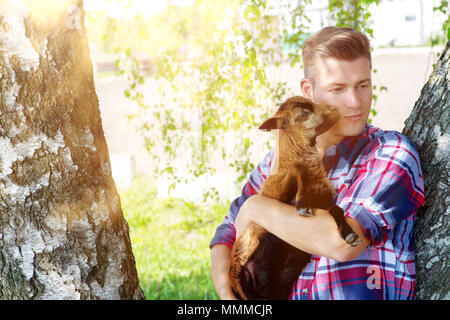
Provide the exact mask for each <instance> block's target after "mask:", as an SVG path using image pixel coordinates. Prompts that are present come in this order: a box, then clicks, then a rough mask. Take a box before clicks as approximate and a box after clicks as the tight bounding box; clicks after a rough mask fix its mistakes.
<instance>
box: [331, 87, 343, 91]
mask: <svg viewBox="0 0 450 320" xmlns="http://www.w3.org/2000/svg"><path fill="white" fill-rule="evenodd" d="M342 90H343V88H331V89H330V92H341V91H342Z"/></svg>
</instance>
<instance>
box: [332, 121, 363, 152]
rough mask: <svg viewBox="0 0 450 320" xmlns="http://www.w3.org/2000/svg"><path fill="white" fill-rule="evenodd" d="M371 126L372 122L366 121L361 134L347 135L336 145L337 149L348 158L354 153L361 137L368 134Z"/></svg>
mask: <svg viewBox="0 0 450 320" xmlns="http://www.w3.org/2000/svg"><path fill="white" fill-rule="evenodd" d="M369 128H370V124H368V123H366V124H365V125H364V128H363V130H362V131H361V133H360V134H358V135H356V136H350V137H345V138H344V139H342V140H341V142H339V143H338V144H337V145H336V147H337V150H338V151H339V153H340V154H341V155H342V156H343V157H344V158H345V159H348V157H349V156H350V154H351V153H352V151H353V149H354V147H355V146H356V143H357V142H358V141H359V140H360V139H361V138H363V137H365V136H367V134H368V132H369Z"/></svg>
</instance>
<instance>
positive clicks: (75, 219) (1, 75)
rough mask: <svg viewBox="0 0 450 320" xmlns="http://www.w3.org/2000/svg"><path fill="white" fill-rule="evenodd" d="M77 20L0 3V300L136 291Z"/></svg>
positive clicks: (65, 4)
mask: <svg viewBox="0 0 450 320" xmlns="http://www.w3.org/2000/svg"><path fill="white" fill-rule="evenodd" d="M25 3H27V4H28V5H26V4H25ZM52 3H53V4H54V5H53V6H51V4H52ZM83 21H84V12H83V4H82V1H77V0H65V1H32V2H22V1H17V0H2V1H0V299H142V298H143V293H142V290H141V288H140V287H139V283H138V278H137V272H136V267H135V261H134V257H133V254H132V251H131V243H130V237H129V232H128V225H127V223H126V221H125V219H124V217H123V213H122V209H121V205H120V199H119V196H118V194H117V190H116V187H115V184H114V181H113V180H112V176H111V169H110V164H109V156H108V149H107V145H106V141H105V138H104V134H103V129H102V124H101V118H100V113H99V107H98V99H97V95H96V93H95V88H94V81H93V74H92V63H91V61H90V58H89V48H88V42H87V37H86V30H85V26H84V22H83Z"/></svg>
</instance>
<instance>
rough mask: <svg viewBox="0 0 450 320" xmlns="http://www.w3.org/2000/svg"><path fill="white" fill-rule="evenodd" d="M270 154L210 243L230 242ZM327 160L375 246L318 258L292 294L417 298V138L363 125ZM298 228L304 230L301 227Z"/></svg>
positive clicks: (341, 194) (340, 194) (347, 208)
mask: <svg viewBox="0 0 450 320" xmlns="http://www.w3.org/2000/svg"><path fill="white" fill-rule="evenodd" d="M273 155H274V153H273V151H271V152H269V153H268V154H267V155H266V156H265V158H264V159H263V160H262V162H261V163H259V165H258V166H257V167H256V168H255V169H254V170H253V172H252V173H251V175H250V177H249V179H248V181H247V183H246V184H245V185H244V188H243V189H242V194H241V196H240V197H238V198H237V199H235V200H234V201H233V202H232V203H231V206H230V209H229V211H228V213H227V215H226V216H225V219H224V220H223V222H222V223H221V224H220V225H219V226H218V228H217V230H216V233H215V235H214V237H213V239H212V240H211V243H210V247H212V246H213V245H215V244H219V243H221V244H225V245H227V246H228V247H230V248H231V247H232V246H233V243H234V241H235V238H236V228H235V226H234V222H235V219H236V216H237V214H238V212H239V208H240V207H241V205H242V204H243V203H244V201H245V200H246V199H247V198H249V197H250V196H251V195H254V194H256V193H257V192H258V190H259V189H260V187H261V185H262V183H263V182H264V180H265V179H266V178H267V177H268V175H269V173H270V168H271V164H272V160H273ZM323 163H324V166H325V169H326V171H327V172H328V178H329V179H330V181H331V182H332V183H333V185H334V186H335V188H336V193H337V196H336V199H335V201H336V204H337V205H338V206H340V207H341V208H342V209H343V210H344V212H345V216H349V217H352V218H354V219H356V220H357V221H358V222H359V223H360V225H361V227H362V229H363V231H364V235H365V236H366V237H367V238H368V239H369V240H371V243H370V245H369V246H368V247H367V248H366V249H365V250H364V252H363V253H362V254H361V255H360V256H359V257H357V258H356V259H354V260H351V261H347V262H338V261H336V260H333V259H330V258H327V257H322V256H313V257H312V259H311V262H310V263H309V264H308V265H307V266H306V267H305V269H304V270H303V272H302V274H301V275H300V277H299V279H298V280H297V281H296V283H295V285H294V287H293V289H292V293H291V297H290V298H291V299H294V300H315V299H389V300H391V299H412V298H413V297H414V286H415V267H414V259H415V256H414V237H413V226H414V221H415V219H416V213H417V210H418V209H419V208H420V207H421V206H422V205H423V204H424V192H423V177H422V171H421V168H420V163H419V157H418V153H417V151H416V148H415V146H414V145H413V143H412V142H411V141H410V140H409V139H408V138H407V137H405V136H403V135H401V134H400V133H398V132H396V131H383V130H381V129H378V128H375V127H373V126H371V125H368V124H366V126H365V127H364V129H363V131H362V133H361V134H360V135H358V136H354V137H346V138H344V139H343V140H342V141H341V142H340V143H338V144H337V145H336V146H332V147H330V148H328V150H327V151H326V153H325V156H324V159H323ZM300 232H301V231H300Z"/></svg>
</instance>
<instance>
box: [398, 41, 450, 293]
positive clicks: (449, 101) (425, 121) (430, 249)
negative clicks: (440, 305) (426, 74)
mask: <svg viewBox="0 0 450 320" xmlns="http://www.w3.org/2000/svg"><path fill="white" fill-rule="evenodd" d="M403 133H404V134H405V135H407V136H408V137H409V138H410V139H411V140H412V141H413V142H414V143H415V145H416V146H417V149H418V151H419V154H420V161H421V165H422V170H423V177H424V184H425V201H426V203H425V205H424V207H422V209H421V210H420V211H419V212H418V220H417V222H416V226H415V230H414V237H415V242H416V272H417V286H416V299H450V233H449V230H450V223H449V222H450V188H449V187H450V161H449V160H450V41H449V42H448V43H447V46H446V47H445V50H444V52H443V53H442V55H441V56H440V59H439V61H438V62H437V64H436V66H435V68H434V71H433V73H432V74H431V76H430V79H429V80H428V82H427V83H426V84H425V86H424V87H423V89H422V92H421V95H420V97H419V100H417V102H416V104H415V106H414V108H413V110H412V112H411V115H410V116H409V118H408V119H407V120H406V121H405V128H404V129H403Z"/></svg>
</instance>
